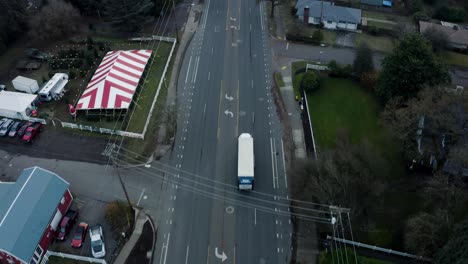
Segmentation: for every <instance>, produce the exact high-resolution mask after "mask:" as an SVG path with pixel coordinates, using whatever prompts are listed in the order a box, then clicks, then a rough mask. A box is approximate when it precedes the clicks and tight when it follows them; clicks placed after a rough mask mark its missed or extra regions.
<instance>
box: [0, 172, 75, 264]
mask: <svg viewBox="0 0 468 264" xmlns="http://www.w3.org/2000/svg"><path fill="white" fill-rule="evenodd" d="M69 185H70V184H69V183H68V182H66V181H65V180H64V179H62V178H61V177H60V176H58V175H57V174H55V173H53V172H50V171H48V170H45V169H42V168H39V167H32V168H28V169H25V170H23V172H22V173H21V175H20V176H19V178H18V180H17V181H16V182H0V201H1V202H0V263H1V264H16V263H24V264H37V263H40V260H41V258H42V256H43V255H44V253H45V252H46V251H47V249H48V247H49V245H50V243H51V242H52V241H53V239H54V237H55V231H56V229H57V227H58V225H59V222H60V220H61V219H62V216H63V215H64V214H65V213H66V211H67V210H68V209H69V207H70V205H71V202H72V200H73V197H72V195H71V193H70V190H69V189H68V187H69Z"/></svg>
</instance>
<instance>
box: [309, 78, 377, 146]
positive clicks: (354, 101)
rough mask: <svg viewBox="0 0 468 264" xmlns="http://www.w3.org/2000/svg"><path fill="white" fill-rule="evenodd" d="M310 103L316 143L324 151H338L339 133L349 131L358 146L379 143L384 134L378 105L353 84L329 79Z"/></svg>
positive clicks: (310, 98)
mask: <svg viewBox="0 0 468 264" xmlns="http://www.w3.org/2000/svg"><path fill="white" fill-rule="evenodd" d="M308 99H309V105H310V112H311V113H310V114H311V118H312V122H313V125H314V135H315V140H316V142H317V144H318V145H319V146H320V147H321V148H323V147H325V148H332V147H334V145H335V139H336V132H337V130H339V129H346V130H347V131H348V132H349V135H350V139H351V141H352V142H355V143H357V142H360V141H362V140H363V139H364V138H366V139H369V140H370V141H375V140H377V138H378V137H379V136H380V135H381V134H382V129H381V127H380V126H379V125H378V124H377V118H378V112H379V105H378V103H377V101H376V100H375V98H374V97H373V95H372V94H370V93H369V92H367V91H365V90H364V89H362V88H361V87H359V86H358V85H357V84H356V83H354V82H352V81H349V80H345V79H333V78H327V79H325V80H323V81H322V83H321V87H320V89H319V91H318V92H316V93H314V94H313V95H311V96H310V97H309V98H308Z"/></svg>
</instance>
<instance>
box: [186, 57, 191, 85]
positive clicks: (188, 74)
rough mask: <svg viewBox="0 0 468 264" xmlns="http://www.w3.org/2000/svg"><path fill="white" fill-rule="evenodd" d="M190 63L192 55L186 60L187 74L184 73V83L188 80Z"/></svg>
mask: <svg viewBox="0 0 468 264" xmlns="http://www.w3.org/2000/svg"><path fill="white" fill-rule="evenodd" d="M191 63H192V56H190V60H189V62H188V67H187V75H185V83H187V80H188V76H189V73H190V64H191Z"/></svg>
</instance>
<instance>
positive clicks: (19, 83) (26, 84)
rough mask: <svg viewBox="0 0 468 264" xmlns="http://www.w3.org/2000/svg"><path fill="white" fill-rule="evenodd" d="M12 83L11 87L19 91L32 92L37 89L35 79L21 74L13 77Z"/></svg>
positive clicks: (37, 85)
mask: <svg viewBox="0 0 468 264" xmlns="http://www.w3.org/2000/svg"><path fill="white" fill-rule="evenodd" d="M12 83H13V87H15V89H16V90H18V91H21V92H25V93H29V94H34V93H36V92H37V91H38V90H39V84H38V83H37V81H36V80H34V79H30V78H26V77H23V76H17V77H16V78H15V79H13V81H12Z"/></svg>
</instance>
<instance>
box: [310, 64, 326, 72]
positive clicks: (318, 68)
mask: <svg viewBox="0 0 468 264" xmlns="http://www.w3.org/2000/svg"><path fill="white" fill-rule="evenodd" d="M308 69H312V70H316V71H328V66H323V65H317V64H309V63H308V64H307V66H306V71H307V70H308Z"/></svg>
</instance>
